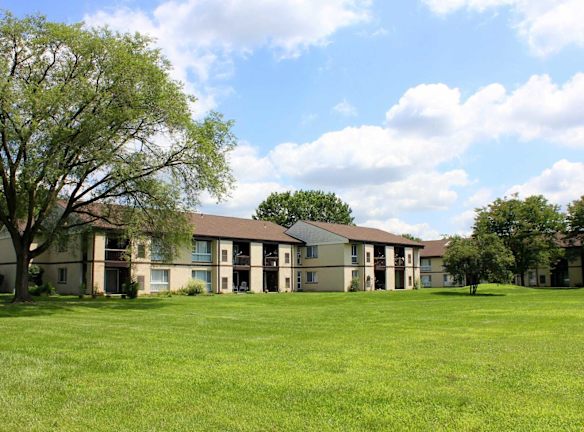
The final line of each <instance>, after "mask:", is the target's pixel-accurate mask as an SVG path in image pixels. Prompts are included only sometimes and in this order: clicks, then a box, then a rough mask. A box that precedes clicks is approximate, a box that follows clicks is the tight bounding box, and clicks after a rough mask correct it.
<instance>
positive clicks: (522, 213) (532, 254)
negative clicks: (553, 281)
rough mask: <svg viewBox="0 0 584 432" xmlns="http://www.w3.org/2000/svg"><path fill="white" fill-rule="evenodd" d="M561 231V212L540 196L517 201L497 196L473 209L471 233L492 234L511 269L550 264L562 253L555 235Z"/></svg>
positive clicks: (520, 273) (523, 269)
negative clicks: (500, 243) (510, 260)
mask: <svg viewBox="0 0 584 432" xmlns="http://www.w3.org/2000/svg"><path fill="white" fill-rule="evenodd" d="M563 231H564V215H563V214H562V213H561V212H560V208H559V206H557V205H554V204H550V203H549V202H548V201H547V199H546V198H544V197H543V196H542V195H534V196H530V197H527V198H525V199H524V200H521V199H519V198H518V196H517V195H516V194H515V195H512V196H511V197H509V198H507V197H505V198H502V199H501V198H498V199H496V200H495V201H494V202H492V203H491V204H489V205H488V206H487V207H483V208H480V209H477V215H476V217H475V224H474V229H473V235H474V236H481V235H484V234H494V235H496V236H497V237H498V238H500V239H501V240H502V241H503V244H504V245H505V246H506V247H507V248H508V249H509V250H510V251H511V253H512V254H513V257H514V259H515V264H514V267H513V272H514V273H515V274H519V275H522V277H523V275H524V274H525V272H526V271H527V270H528V269H530V268H535V267H537V266H538V265H546V264H552V263H553V262H554V261H556V260H557V259H558V258H559V257H561V255H562V249H561V248H560V247H559V245H558V242H557V236H558V234H559V233H561V232H563Z"/></svg>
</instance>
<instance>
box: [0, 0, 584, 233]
mask: <svg viewBox="0 0 584 432" xmlns="http://www.w3.org/2000/svg"><path fill="white" fill-rule="evenodd" d="M0 8H4V9H8V10H11V11H12V12H13V13H15V14H17V15H24V14H30V13H34V12H41V13H43V14H45V15H47V16H48V18H49V19H51V20H59V21H65V22H70V23H71V22H77V21H81V20H85V22H86V23H87V25H106V24H107V25H109V26H111V27H112V28H114V29H117V30H120V31H140V32H144V33H148V34H151V35H152V36H153V37H155V38H156V40H157V42H156V43H157V44H158V45H159V46H160V48H161V49H162V50H163V52H164V53H165V55H166V56H167V57H168V58H169V59H170V60H171V61H172V63H173V65H174V70H173V76H174V77H175V78H177V79H180V80H182V81H184V82H185V84H186V87H185V88H186V89H187V90H188V91H189V92H192V93H194V94H195V95H197V96H198V97H199V103H198V104H197V105H196V107H195V115H196V116H202V115H204V113H205V112H207V111H208V110H218V111H220V112H222V113H224V114H225V116H226V117H227V118H230V119H234V120H235V122H236V126H235V129H234V131H235V133H236V135H237V137H238V139H239V140H240V145H239V146H238V148H237V150H236V151H235V152H234V153H233V154H232V156H231V162H232V166H233V169H234V173H235V175H236V177H237V179H238V182H237V188H236V189H235V190H234V191H233V192H232V198H231V199H229V200H227V201H226V202H223V203H221V204H219V205H217V204H215V203H214V202H213V201H212V200H210V199H209V198H208V197H205V196H203V197H202V206H201V209H202V210H203V211H205V212H208V213H215V214H229V215H235V216H243V217H249V216H250V215H251V213H252V212H253V210H254V209H255V207H256V206H257V204H258V203H259V202H260V201H261V200H262V199H263V198H265V197H266V196H267V195H268V194H269V193H270V192H272V191H284V190H289V189H324V190H329V191H334V192H336V193H337V194H338V195H339V196H340V197H341V198H342V199H344V200H345V201H347V202H349V204H350V205H351V207H352V208H353V213H354V214H355V216H356V222H358V223H360V224H364V225H368V226H376V227H380V228H384V229H387V230H389V231H392V232H396V233H405V232H410V233H414V234H416V235H419V236H422V237H424V238H437V237H439V236H440V235H441V234H445V233H458V232H461V233H464V232H468V230H469V228H470V226H471V224H472V216H473V209H474V208H475V207H477V206H483V205H486V204H487V203H489V202H490V201H492V200H493V199H494V198H496V197H500V196H503V195H505V194H509V193H513V192H518V193H519V194H520V195H523V196H526V195H530V194H534V193H542V194H544V195H546V196H547V197H548V199H550V200H551V201H552V202H554V203H557V204H560V205H562V206H565V204H567V203H568V202H569V201H571V200H573V199H576V198H578V197H579V196H580V195H583V194H584V115H582V113H584V55H583V54H584V52H583V51H584V8H582V7H581V0H530V1H528V2H527V1H524V0H418V1H415V0H407V1H405V0H404V1H399V0H393V1H380V0H377V1H375V0H224V1H220V0H173V1H170V0H168V1H164V0H159V1H153V0H151V1H138V0H125V1H124V0H118V1H107V0H106V1H93V0H86V1H78V2H69V1H40V0H28V1H26V2H22V1H5V0H0Z"/></svg>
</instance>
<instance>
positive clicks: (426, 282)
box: [421, 275, 432, 288]
mask: <svg viewBox="0 0 584 432" xmlns="http://www.w3.org/2000/svg"><path fill="white" fill-rule="evenodd" d="M421 282H422V285H423V286H424V287H426V288H428V287H431V286H432V275H422V278H421Z"/></svg>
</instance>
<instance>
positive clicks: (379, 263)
mask: <svg viewBox="0 0 584 432" xmlns="http://www.w3.org/2000/svg"><path fill="white" fill-rule="evenodd" d="M385 263H386V261H385V257H375V258H374V259H373V265H374V266H375V269H376V270H385Z"/></svg>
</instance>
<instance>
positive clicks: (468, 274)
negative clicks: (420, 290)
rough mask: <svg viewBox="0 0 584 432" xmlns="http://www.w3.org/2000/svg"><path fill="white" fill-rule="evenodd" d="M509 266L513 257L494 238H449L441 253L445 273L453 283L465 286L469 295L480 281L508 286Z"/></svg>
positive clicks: (498, 239)
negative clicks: (450, 276)
mask: <svg viewBox="0 0 584 432" xmlns="http://www.w3.org/2000/svg"><path fill="white" fill-rule="evenodd" d="M513 265H514V258H513V254H512V253H511V251H510V250H508V249H507V248H506V247H505V245H504V244H503V241H502V240H501V239H500V238H499V237H497V236H496V235H494V234H483V235H480V236H477V237H469V238H464V237H460V236H454V237H451V238H450V239H449V242H448V246H447V247H446V252H445V253H444V269H445V271H446V272H448V273H449V274H451V275H452V276H453V278H454V279H455V280H456V282H457V283H460V284H468V285H469V287H470V293H471V294H473V295H474V294H476V290H477V287H478V285H479V283H480V282H481V281H486V282H492V283H508V282H509V281H510V280H511V278H512V276H513V273H512V271H511V269H512V268H513Z"/></svg>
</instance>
